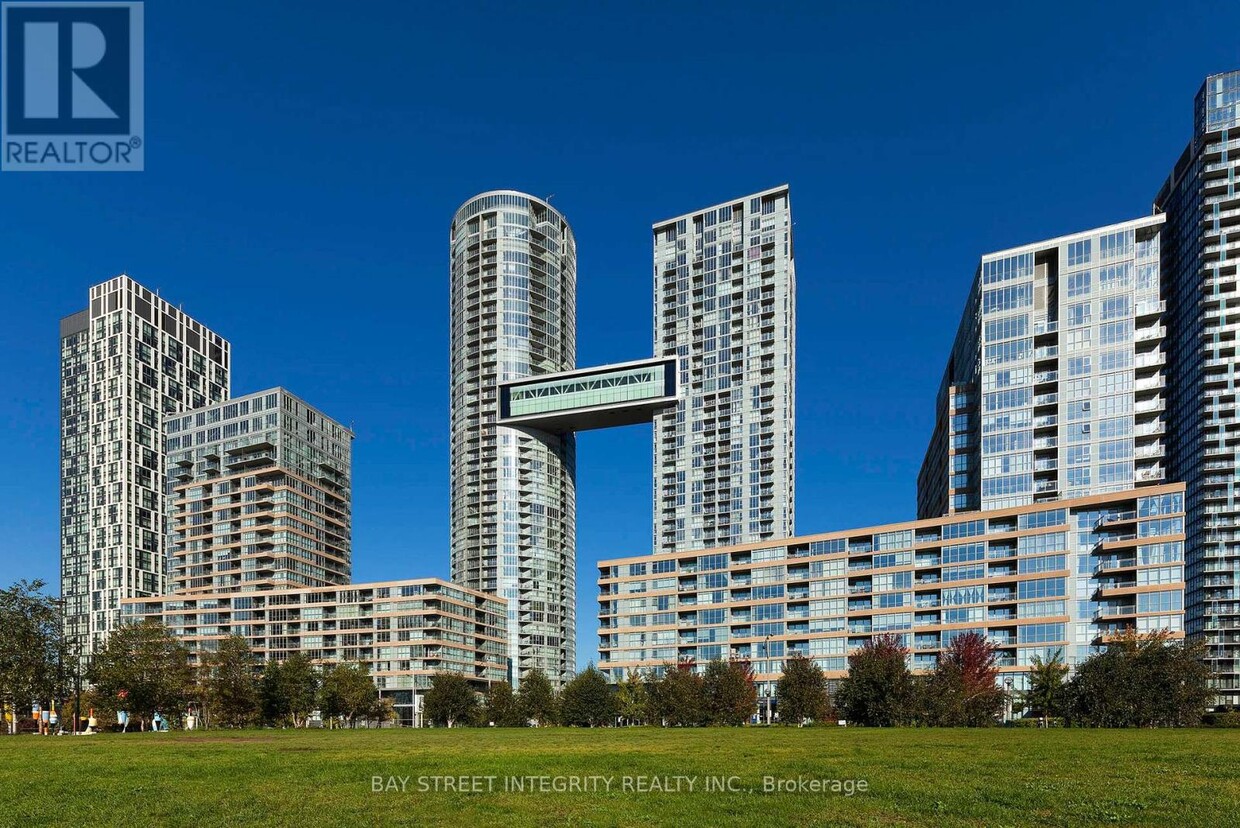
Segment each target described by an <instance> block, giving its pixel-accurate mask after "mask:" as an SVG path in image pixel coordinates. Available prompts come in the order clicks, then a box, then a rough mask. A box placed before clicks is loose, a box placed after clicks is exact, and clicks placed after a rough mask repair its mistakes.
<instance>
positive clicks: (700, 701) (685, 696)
mask: <svg viewBox="0 0 1240 828" xmlns="http://www.w3.org/2000/svg"><path fill="white" fill-rule="evenodd" d="M663 669H664V672H663V676H662V678H660V679H659V680H657V681H653V682H651V683H650V685H649V687H648V688H647V690H648V700H649V701H648V707H649V710H648V716H649V718H650V720H651V721H653V722H661V723H662V724H663V725H664V726H666V727H696V726H698V725H700V724H702V722H703V721H704V719H705V703H706V700H705V688H704V686H703V682H702V677H701V676H699V675H698V674H697V673H696V672H694V670H693V665H692V664H691V663H688V662H680V663H679V664H666V665H664V668H663Z"/></svg>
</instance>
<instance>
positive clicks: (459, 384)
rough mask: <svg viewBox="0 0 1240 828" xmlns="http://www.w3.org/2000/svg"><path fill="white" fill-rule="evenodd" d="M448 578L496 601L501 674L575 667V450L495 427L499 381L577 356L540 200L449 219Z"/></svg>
mask: <svg viewBox="0 0 1240 828" xmlns="http://www.w3.org/2000/svg"><path fill="white" fill-rule="evenodd" d="M451 257H452V264H451V270H452V335H451V343H452V346H451V347H452V352H451V363H452V389H451V394H452V399H451V417H452V442H451V461H450V462H451V467H452V471H451V478H452V579H453V580H454V581H456V582H457V583H460V584H462V585H464V586H468V587H473V588H475V589H482V590H486V591H488V592H493V593H496V594H498V595H499V596H501V597H503V598H505V599H507V601H508V649H509V654H508V655H509V673H510V677H511V680H512V683H513V686H514V687H515V686H516V685H517V684H518V683H519V682H520V680H521V677H522V676H523V675H525V673H526V672H527V671H529V670H531V669H533V668H535V667H537V668H540V669H542V670H543V671H545V672H546V674H547V677H548V678H549V679H551V682H552V683H553V684H554V685H556V686H557V687H558V686H561V685H562V684H563V683H564V682H565V681H567V680H568V679H569V678H570V677H571V676H572V674H573V672H574V671H575V666H576V654H575V649H576V647H575V630H576V623H575V617H576V613H575V603H574V602H575V600H576V589H575V585H576V547H577V543H576V486H575V478H576V456H575V449H576V442H575V440H574V438H573V436H572V435H567V436H555V435H549V434H542V433H531V432H525V431H518V430H516V429H512V428H507V427H503V426H496V425H495V421H496V416H497V414H498V409H499V398H498V392H497V388H496V385H497V383H499V382H502V381H504V380H510V379H519V378H521V377H527V376H535V375H538V374H547V373H554V372H557V371H565V370H569V369H572V368H574V367H576V360H577V249H576V243H575V242H574V240H573V231H572V229H571V228H570V227H569V226H568V222H567V221H565V220H564V217H563V216H562V215H560V213H559V212H558V211H557V210H556V209H555V208H553V207H552V206H551V205H550V204H548V203H547V202H545V201H542V200H541V199H538V198H534V197H533V196H529V195H525V194H524V193H518V192H514V191H511V190H495V191H492V192H487V193H482V194H481V195H478V196H475V197H474V198H471V199H470V200H469V201H467V202H465V204H464V205H462V206H461V208H460V209H459V210H457V212H456V216H455V217H454V218H453V219H452V234H451Z"/></svg>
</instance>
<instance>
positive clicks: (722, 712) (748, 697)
mask: <svg viewBox="0 0 1240 828" xmlns="http://www.w3.org/2000/svg"><path fill="white" fill-rule="evenodd" d="M702 690H703V694H704V698H705V702H706V710H705V712H706V720H707V721H708V722H709V723H710V724H714V725H728V726H730V727H737V726H739V725H743V724H745V723H746V722H748V721H749V717H750V716H752V715H753V713H754V710H756V709H757V706H758V688H757V685H755V684H754V680H753V667H752V666H750V664H749V662H748V661H724V660H722V659H715V660H713V661H711V662H710V663H709V664H707V665H706V673H705V674H704V675H703V676H702Z"/></svg>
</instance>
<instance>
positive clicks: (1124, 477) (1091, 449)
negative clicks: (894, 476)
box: [918, 215, 1167, 517]
mask: <svg viewBox="0 0 1240 828" xmlns="http://www.w3.org/2000/svg"><path fill="white" fill-rule="evenodd" d="M1163 221H1164V218H1163V216H1161V215H1152V216H1147V217H1145V218H1140V219H1134V220H1132V221H1126V222H1123V223H1120V224H1114V225H1110V226H1107V227H1100V228H1097V229H1093V230H1087V231H1084V232H1081V233H1074V234H1071V235H1067V236H1062V237H1059V238H1055V239H1050V240H1049V241H1044V242H1038V243H1035V244H1030V245H1025V246H1022V247H1017V248H1012V249H1009V250H1003V251H999V252H996V253H990V254H987V255H985V256H983V257H982V261H981V263H980V265H979V266H978V269H977V274H976V277H975V279H974V283H973V286H972V289H971V291H970V295H969V298H968V300H967V302H966V305H965V312H964V315H963V317H962V319H961V322H960V326H959V328H958V331H957V335H956V340H955V342H954V344H953V347H952V352H951V355H950V356H949V359H948V366H947V369H946V371H945V373H944V376H943V380H942V383H941V385H940V390H939V393H938V398H937V401H936V405H937V411H936V423H935V429H934V434H933V436H932V438H931V441H930V446H929V448H928V449H927V451H926V457H925V461H924V463H923V466H922V470H921V474H920V476H919V478H918V515H919V516H921V517H933V516H936V515H942V514H953V513H958V512H967V511H973V510H977V509H984V510H985V509H997V508H1006V507H1010V506H1023V505H1028V504H1031V503H1039V502H1047V501H1053V500H1059V499H1062V498H1072V497H1078V496H1081V495H1087V494H1095V493H1103V492H1115V491H1123V490H1125V489H1130V488H1132V487H1134V486H1145V485H1155V484H1158V483H1161V482H1164V481H1165V480H1167V468H1166V463H1165V459H1164V458H1165V455H1166V449H1165V445H1164V436H1165V433H1166V416H1165V412H1166V408H1167V376H1166V363H1167V356H1166V350H1165V348H1164V345H1163V340H1164V339H1165V338H1166V334H1167V328H1166V325H1165V324H1164V311H1165V309H1166V303H1165V302H1164V301H1163V299H1162V297H1161V294H1160V263H1159V257H1160V241H1161V238H1162V229H1163Z"/></svg>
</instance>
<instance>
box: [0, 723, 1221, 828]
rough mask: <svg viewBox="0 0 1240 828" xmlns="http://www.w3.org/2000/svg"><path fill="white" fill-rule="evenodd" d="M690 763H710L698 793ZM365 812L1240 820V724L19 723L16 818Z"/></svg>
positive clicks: (697, 820)
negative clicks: (376, 788) (816, 784)
mask: <svg viewBox="0 0 1240 828" xmlns="http://www.w3.org/2000/svg"><path fill="white" fill-rule="evenodd" d="M376 776H378V777H381V781H382V782H383V783H385V784H387V778H388V777H407V780H406V781H405V783H404V786H405V790H404V791H403V792H401V791H400V790H399V787H400V784H401V782H400V780H399V779H397V780H396V781H395V782H394V783H391V784H393V786H394V787H396V788H397V790H394V791H389V792H386V793H375V792H372V787H373V785H374V780H373V777H376ZM447 776H455V777H460V776H469V777H488V776H494V777H496V779H495V780H494V781H493V782H488V781H487V780H486V779H481V778H479V779H474V780H472V781H471V782H470V784H473V785H476V786H478V787H481V788H486V787H487V786H488V785H490V786H492V787H493V790H491V791H489V792H488V791H485V790H484V791H482V792H476V793H472V792H466V793H462V792H460V791H445V790H440V791H435V790H433V789H432V790H425V791H424V790H421V789H420V788H421V787H423V784H422V783H425V786H426V787H430V786H433V785H434V784H435V780H434V779H432V778H431V777H447ZM514 776H524V777H530V776H538V777H568V776H572V777H575V778H576V779H577V780H578V781H579V782H580V783H581V784H582V785H583V786H586V787H588V788H589V787H592V788H595V789H594V790H584V791H564V792H558V793H557V792H535V791H532V790H530V788H531V787H533V786H534V785H542V784H543V783H542V781H541V780H536V781H534V782H529V781H527V783H526V784H527V790H526V792H524V793H521V792H515V791H509V790H505V788H507V787H509V786H511V784H512V783H511V782H509V781H508V780H507V777H514ZM764 776H772V777H778V778H781V779H789V778H792V779H795V778H796V777H804V778H806V779H827V780H865V782H866V783H867V786H866V788H867V789H866V790H864V791H860V790H858V791H857V792H855V793H854V794H853V795H851V796H848V795H845V794H844V793H842V792H832V791H830V790H827V791H820V792H816V793H815V792H812V791H804V792H796V791H794V792H788V791H783V792H764V791H763V779H762V778H763V777H764ZM420 777H425V779H423V780H420V779H419V778H420ZM590 777H594V778H595V779H594V781H591V780H590ZM626 777H628V778H629V784H630V786H632V787H634V788H636V787H637V786H638V785H639V784H641V785H643V786H645V787H650V786H656V785H658V786H660V787H666V788H667V790H656V791H647V792H637V791H635V790H628V791H626V790H622V788H623V786H624V785H625V778H626ZM656 777H657V781H656V780H655V779H653V778H656ZM675 777H689V778H693V779H695V782H694V790H692V791H690V790H688V784H689V783H688V781H686V780H683V779H682V780H680V781H679V782H678V781H677V780H676V779H675ZM707 777H722V778H724V779H727V778H728V777H733V778H732V779H731V780H730V782H725V787H728V786H730V787H731V788H733V789H734V790H732V791H726V790H725V791H722V792H721V791H710V792H707V791H706V790H704V788H705V786H706V785H707ZM639 778H640V779H641V780H642V781H641V782H639V781H638V779H639ZM665 778H666V779H665ZM605 779H609V780H610V781H611V783H612V786H611V791H610V792H609V791H608V790H607V789H606V783H605V781H604V780H605ZM440 784H441V785H443V784H445V783H442V782H441V783H440ZM546 784H548V785H554V784H555V783H554V782H553V781H552V780H551V779H548V780H547V782H546ZM565 784H567V782H565ZM678 784H679V786H680V790H679V791H677V790H675V788H676V786H677V785H678ZM828 787H830V786H829V785H828ZM363 824H364V825H380V824H408V825H468V826H483V825H503V826H520V825H538V826H558V825H634V826H636V825H652V824H653V825H699V824H700V825H769V826H774V825H968V826H1002V825H1055V826H1063V825H1150V826H1167V825H1174V826H1175V828H1190V827H1191V826H1215V825H1218V826H1224V825H1229V826H1234V825H1240V730H1235V731H1227V730H1179V731H1175V730H1160V731H1139V730H1138V731H1094V730H1050V731H1038V730H1024V729H1005V730H974V731H969V730H862V729H848V730H842V729H836V728H807V729H803V730H796V729H787V730H786V729H782V728H775V729H762V728H755V729H740V730H726V729H703V730H655V729H647V728H636V729H630V730H593V731H592V730H574V729H548V730H472V729H454V730H382V731H335V732H329V731H318V730H314V731H297V732H293V731H260V730H255V731H243V732H232V733H229V732H223V731H210V732H199V733H188V734H187V733H168V734H153V733H148V734H141V733H139V734H128V735H124V736H120V735H99V736H92V737H85V738H73V737H60V738H42V737H37V736H18V737H0V825H15V826H31V825H72V826H86V825H117V826H126V828H136V826H142V825H193V826H213V825H220V826H235V825H295V826H299V828H300V827H301V826H314V825H363Z"/></svg>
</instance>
